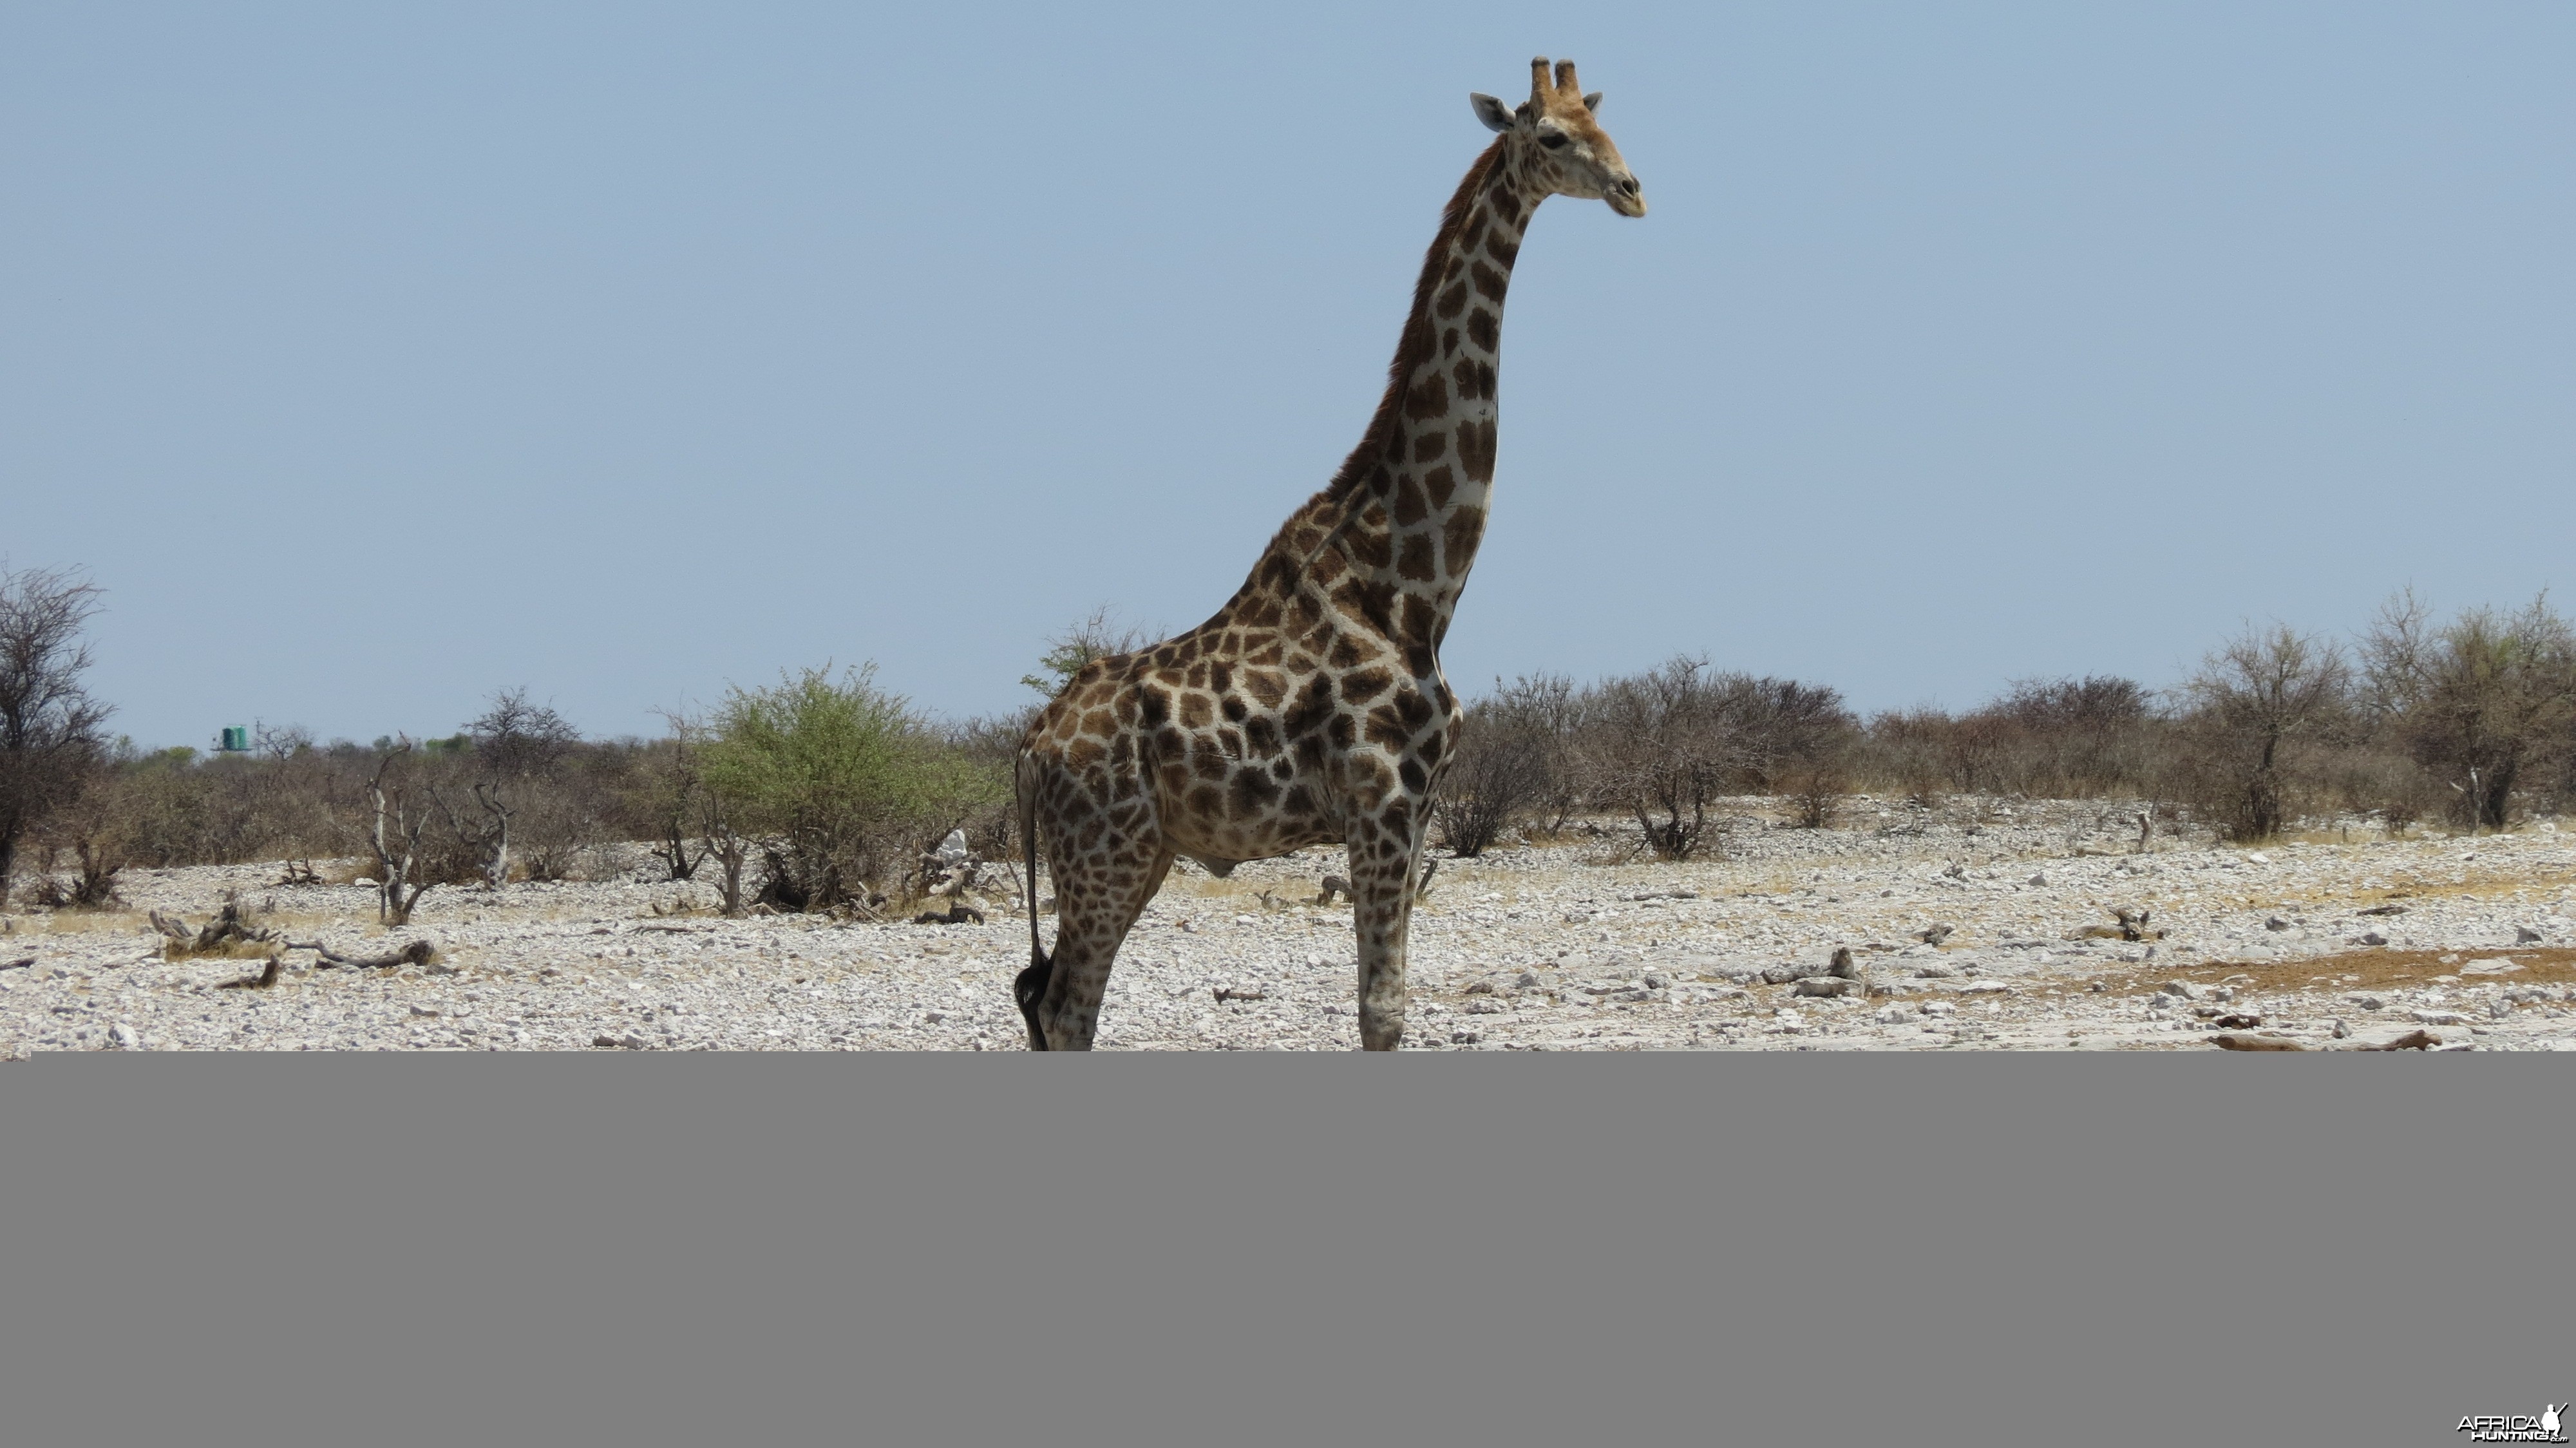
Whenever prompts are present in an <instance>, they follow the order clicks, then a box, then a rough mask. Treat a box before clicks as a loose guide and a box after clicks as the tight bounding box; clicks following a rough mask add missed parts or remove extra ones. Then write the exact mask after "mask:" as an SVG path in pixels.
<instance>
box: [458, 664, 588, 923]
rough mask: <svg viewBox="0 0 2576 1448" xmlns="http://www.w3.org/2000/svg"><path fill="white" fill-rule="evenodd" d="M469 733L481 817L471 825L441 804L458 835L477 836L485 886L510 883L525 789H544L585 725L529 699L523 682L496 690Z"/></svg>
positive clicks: (468, 727)
mask: <svg viewBox="0 0 2576 1448" xmlns="http://www.w3.org/2000/svg"><path fill="white" fill-rule="evenodd" d="M464 734H465V738H466V739H467V740H469V741H470V742H471V743H472V745H473V756H474V762H475V765H476V774H477V777H476V779H475V780H474V782H473V785H472V791H473V795H474V802H475V804H477V805H478V806H480V807H481V809H482V812H483V815H482V821H481V823H480V824H479V825H469V824H468V823H467V822H466V821H465V820H464V819H462V818H459V817H458V816H457V814H456V813H455V811H453V810H451V809H447V806H446V802H445V801H444V800H442V801H440V807H441V809H442V810H445V811H446V813H447V814H448V818H449V825H450V827H451V828H453V829H454V830H455V831H456V833H457V835H458V836H459V837H460V838H465V839H470V840H471V841H472V842H473V848H474V850H475V852H476V854H477V855H479V856H480V857H481V860H480V863H481V866H482V871H483V882H484V885H485V887H486V888H488V889H493V890H498V889H500V888H501V887H502V886H503V885H505V884H508V883H509V879H510V822H511V821H512V820H514V819H516V818H518V816H519V812H520V810H521V809H522V808H524V807H525V805H526V803H527V800H526V799H525V797H524V795H525V793H526V792H527V791H530V790H542V789H543V787H544V786H545V785H546V784H547V783H548V782H549V781H550V780H551V778H552V776H553V774H554V772H555V770H556V768H557V767H558V766H559V765H560V764H561V763H562V761H563V757H564V754H565V751H567V750H569V749H571V748H572V747H573V746H574V745H575V744H578V743H580V742H581V731H580V730H578V729H575V728H574V727H573V726H572V724H571V723H570V721H568V720H566V719H565V718H564V717H563V716H562V715H560V714H558V713H556V712H555V711H554V710H552V709H550V708H548V707H546V706H544V705H542V704H531V703H529V702H528V691H527V690H526V689H524V688H519V689H502V690H499V691H498V692H496V693H494V694H493V695H492V707H491V708H490V709H488V710H486V711H484V714H483V717H481V718H479V719H477V720H475V721H474V722H473V723H471V724H468V725H466V726H465V730H464Z"/></svg>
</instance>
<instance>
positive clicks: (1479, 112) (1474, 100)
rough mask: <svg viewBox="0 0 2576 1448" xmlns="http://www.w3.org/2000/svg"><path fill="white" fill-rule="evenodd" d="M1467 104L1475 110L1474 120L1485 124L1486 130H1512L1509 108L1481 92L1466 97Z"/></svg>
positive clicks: (1510, 109)
mask: <svg viewBox="0 0 2576 1448" xmlns="http://www.w3.org/2000/svg"><path fill="white" fill-rule="evenodd" d="M1467 103H1468V104H1469V105H1471V106H1474V107H1475V108H1476V119H1477V120H1480V121H1483V122H1484V123H1485V129H1486V130H1489V131H1508V130H1510V129H1511V128H1512V108H1511V107H1510V106H1507V105H1504V104H1503V103H1502V102H1501V101H1498V100H1496V99H1494V98H1493V97H1492V96H1489V95H1486V94H1485V93H1484V92H1482V91H1476V92H1473V93H1471V94H1470V95H1469V96H1468V97H1467Z"/></svg>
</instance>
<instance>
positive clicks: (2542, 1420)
mask: <svg viewBox="0 0 2576 1448" xmlns="http://www.w3.org/2000/svg"><path fill="white" fill-rule="evenodd" d="M2543 1406H2544V1407H2546V1408H2547V1409H2548V1411H2547V1412H2544V1413H2542V1414H2541V1415H2540V1416H2539V1417H2537V1418H2530V1417H2525V1416H2523V1415H2522V1414H2520V1413H2514V1414H2509V1415H2505V1414H2487V1415H2485V1416H2482V1417H2470V1418H2462V1419H2461V1420H2460V1429H2459V1431H2461V1432H2463V1433H2466V1434H2468V1435H2469V1441H2470V1442H2472V1443H2564V1442H2566V1441H2567V1426H2566V1423H2565V1420H2563V1419H2561V1418H2560V1417H2559V1416H2558V1415H2559V1414H2561V1413H2563V1412H2565V1411H2566V1410H2568V1409H2569V1408H2576V1403H2552V1404H2544V1405H2543Z"/></svg>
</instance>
